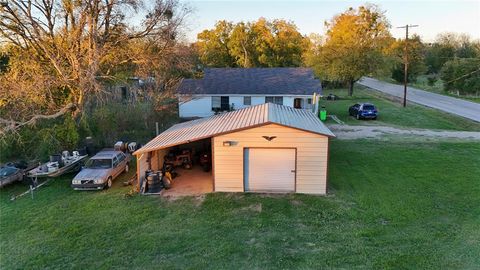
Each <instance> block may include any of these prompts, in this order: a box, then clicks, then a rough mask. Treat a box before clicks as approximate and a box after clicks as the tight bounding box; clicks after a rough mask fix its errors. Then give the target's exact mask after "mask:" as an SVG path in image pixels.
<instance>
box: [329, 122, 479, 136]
mask: <svg viewBox="0 0 480 270" xmlns="http://www.w3.org/2000/svg"><path fill="white" fill-rule="evenodd" d="M328 128H330V130H331V131H332V132H333V133H334V134H335V135H336V136H337V138H338V139H340V140H353V139H361V138H378V137H382V136H386V135H401V136H419V137H424V138H440V139H441V138H443V139H464V140H480V132H474V131H449V130H430V129H400V128H395V127H389V126H350V125H329V126H328Z"/></svg>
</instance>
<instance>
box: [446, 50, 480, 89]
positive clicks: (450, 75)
mask: <svg viewBox="0 0 480 270" xmlns="http://www.w3.org/2000/svg"><path fill="white" fill-rule="evenodd" d="M440 76H441V79H442V80H443V81H444V82H445V83H444V86H445V90H447V91H458V92H459V93H460V94H470V95H472V94H473V95H479V94H480V59H478V58H471V59H467V58H456V59H453V60H450V61H447V62H446V63H445V65H444V66H443V68H442V71H441V75H440Z"/></svg>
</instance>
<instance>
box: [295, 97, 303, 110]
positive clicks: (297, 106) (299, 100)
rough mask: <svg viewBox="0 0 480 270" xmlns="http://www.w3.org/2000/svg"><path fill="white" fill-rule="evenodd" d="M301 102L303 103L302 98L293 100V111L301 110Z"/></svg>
mask: <svg viewBox="0 0 480 270" xmlns="http://www.w3.org/2000/svg"><path fill="white" fill-rule="evenodd" d="M302 101H303V99H302V98H295V99H294V100H293V107H294V108H295V109H301V108H302V103H303V102H302Z"/></svg>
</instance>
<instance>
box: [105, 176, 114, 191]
mask: <svg viewBox="0 0 480 270" xmlns="http://www.w3.org/2000/svg"><path fill="white" fill-rule="evenodd" d="M112 184H113V182H112V177H108V179H107V183H105V189H109V188H111V187H112Z"/></svg>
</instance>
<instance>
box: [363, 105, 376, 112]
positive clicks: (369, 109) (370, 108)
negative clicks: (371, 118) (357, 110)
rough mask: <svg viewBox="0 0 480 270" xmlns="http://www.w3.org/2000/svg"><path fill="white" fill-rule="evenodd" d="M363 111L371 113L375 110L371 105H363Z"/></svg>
mask: <svg viewBox="0 0 480 270" xmlns="http://www.w3.org/2000/svg"><path fill="white" fill-rule="evenodd" d="M363 109H364V110H367V111H373V110H375V106H373V105H363Z"/></svg>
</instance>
